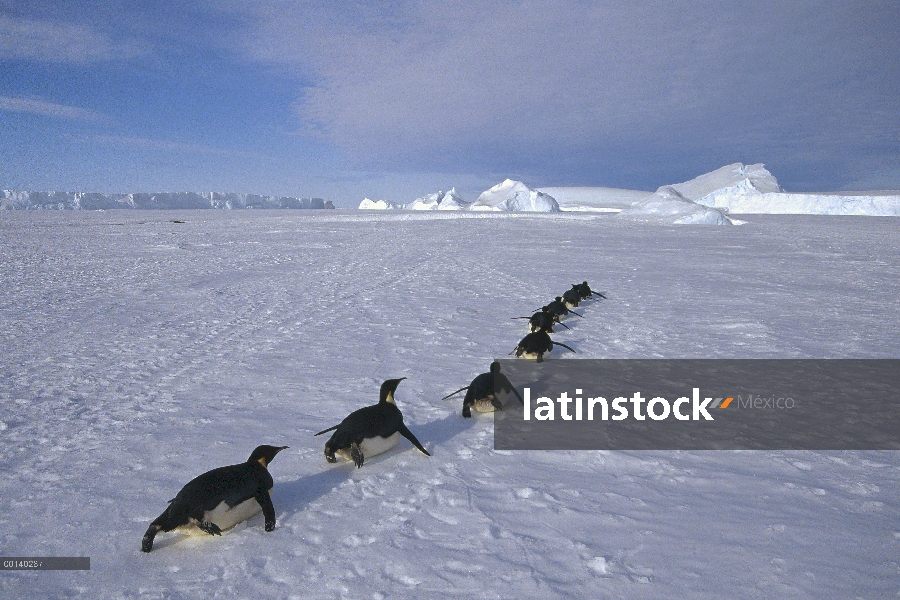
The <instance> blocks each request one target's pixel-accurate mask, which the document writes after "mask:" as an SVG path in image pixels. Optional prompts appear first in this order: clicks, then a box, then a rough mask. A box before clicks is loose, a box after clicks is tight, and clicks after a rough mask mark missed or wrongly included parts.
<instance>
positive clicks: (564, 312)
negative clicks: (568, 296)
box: [541, 296, 584, 322]
mask: <svg viewBox="0 0 900 600" xmlns="http://www.w3.org/2000/svg"><path fill="white" fill-rule="evenodd" d="M541 310H542V311H544V312H545V313H547V314H549V315H550V316H551V317H553V320H554V321H556V322H560V321H561V320H562V319H564V318H566V317H567V316H569V315H570V314H572V315H575V316H576V317H583V316H584V315H579V314H578V313H577V312H575V311H574V310H569V308H568V307H567V306H566V303H565V302H564V301H563V299H562V296H557V297H556V300H554V301H553V302H551V303H550V304H548V305H547V306H542V307H541Z"/></svg>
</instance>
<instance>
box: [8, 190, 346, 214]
mask: <svg viewBox="0 0 900 600" xmlns="http://www.w3.org/2000/svg"><path fill="white" fill-rule="evenodd" d="M128 208H132V209H133V208H137V209H144V210H148V209H163V210H173V209H198V208H218V209H242V208H334V205H333V204H332V203H331V201H330V200H323V199H322V198H293V197H290V196H260V195H258V194H233V193H229V194H223V193H220V192H202V193H199V194H198V193H194V192H166V193H154V194H144V193H140V194H98V193H89V192H25V191H11V190H3V191H2V192H0V210H4V209H6V210H14V209H20V210H21V209H25V210H113V209H128Z"/></svg>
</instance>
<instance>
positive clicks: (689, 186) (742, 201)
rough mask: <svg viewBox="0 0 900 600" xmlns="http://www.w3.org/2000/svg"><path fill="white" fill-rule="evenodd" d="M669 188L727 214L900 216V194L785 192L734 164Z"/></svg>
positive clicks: (758, 169) (762, 172)
mask: <svg viewBox="0 0 900 600" xmlns="http://www.w3.org/2000/svg"><path fill="white" fill-rule="evenodd" d="M671 187H672V188H674V189H675V190H677V191H678V192H679V193H681V194H682V195H683V196H684V197H685V198H687V199H689V200H693V201H694V202H696V203H698V204H702V205H704V206H709V207H711V208H717V209H721V210H724V211H725V212H727V213H729V214H780V215H789V214H793V215H865V216H881V217H896V216H900V192H897V191H893V192H892V191H886V192H827V193H803V192H801V193H796V192H785V191H783V190H782V189H781V186H780V185H778V182H777V181H776V180H775V177H774V176H773V175H772V174H771V173H769V171H767V170H766V169H765V167H764V166H763V165H761V164H754V165H746V166H745V165H743V164H741V163H734V164H732V165H727V166H725V167H722V168H721V169H717V170H715V171H712V172H710V173H706V174H705V175H701V176H699V177H696V178H694V179H691V180H690V181H687V182H685V183H678V184H675V185H673V186H671Z"/></svg>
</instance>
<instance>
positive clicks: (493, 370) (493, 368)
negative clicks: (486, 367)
mask: <svg viewBox="0 0 900 600" xmlns="http://www.w3.org/2000/svg"><path fill="white" fill-rule="evenodd" d="M499 372H500V363H499V362H498V361H496V360H495V361H494V362H492V363H491V373H499Z"/></svg>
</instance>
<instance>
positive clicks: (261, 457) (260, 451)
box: [247, 445, 287, 467]
mask: <svg viewBox="0 0 900 600" xmlns="http://www.w3.org/2000/svg"><path fill="white" fill-rule="evenodd" d="M285 449H287V446H266V445H263V446H257V447H256V450H254V451H253V454H251V455H250V458H248V459H247V462H258V463H259V464H261V465H262V466H264V467H268V466H269V463H270V462H272V459H273V458H275V455H276V454H278V453H279V452H281V451H282V450H285Z"/></svg>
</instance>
